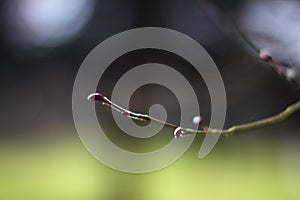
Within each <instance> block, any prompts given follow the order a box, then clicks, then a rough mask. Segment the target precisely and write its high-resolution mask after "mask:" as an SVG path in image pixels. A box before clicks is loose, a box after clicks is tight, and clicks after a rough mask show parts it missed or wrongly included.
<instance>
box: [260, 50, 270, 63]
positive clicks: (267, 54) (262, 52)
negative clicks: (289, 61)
mask: <svg viewBox="0 0 300 200" xmlns="http://www.w3.org/2000/svg"><path fill="white" fill-rule="evenodd" d="M259 57H260V58H261V59H262V60H264V61H268V60H270V59H272V56H271V52H270V51H269V50H268V49H261V50H260V51H259Z"/></svg>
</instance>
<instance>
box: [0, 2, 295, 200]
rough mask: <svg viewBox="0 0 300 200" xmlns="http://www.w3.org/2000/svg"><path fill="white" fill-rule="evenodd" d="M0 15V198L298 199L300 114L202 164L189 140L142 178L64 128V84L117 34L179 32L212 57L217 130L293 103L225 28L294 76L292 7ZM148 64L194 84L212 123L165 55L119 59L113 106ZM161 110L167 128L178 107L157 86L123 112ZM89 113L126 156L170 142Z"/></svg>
mask: <svg viewBox="0 0 300 200" xmlns="http://www.w3.org/2000/svg"><path fill="white" fill-rule="evenodd" d="M0 6H1V7H0V9H1V12H0V52H1V57H0V58H1V59H0V65H1V71H2V72H1V75H0V77H1V78H0V83H1V84H0V89H1V99H0V102H1V103H0V110H1V112H0V113H1V114H0V137H1V138H0V199H3V200H21V199H22V200H27V199H28V200H33V199H45V200H47V199H49V200H52V199H53V200H60V199H61V200H67V199H70V200H71V199H72V200H77V199H78V200H82V199H85V200H99V199H111V200H115V199H139V200H143V199H158V200H159V199H231V200H234V199H272V200H274V199H300V190H299V187H300V157H299V153H300V145H299V144H300V137H299V136H300V131H299V130H300V124H299V119H300V113H298V114H295V115H294V116H292V117H291V118H289V119H288V120H286V121H285V122H282V123H280V124H278V125H274V126H272V127H267V128H263V129H259V130H253V131H249V132H247V133H244V134H240V135H236V136H231V137H221V139H220V140H219V142H218V143H217V145H216V147H215V148H214V150H213V151H212V152H211V153H210V154H209V156H208V157H206V158H205V159H203V160H199V159H198V156H197V155H198V151H199V147H200V144H201V143H202V140H203V136H197V138H196V139H195V141H194V143H193V145H192V146H191V148H190V149H189V150H188V151H187V152H186V153H185V154H184V155H183V156H182V157H181V158H180V159H179V160H178V161H176V162H175V163H174V164H172V165H171V166H169V167H167V168H165V169H162V170H160V171H157V172H152V173H148V174H127V173H122V172H118V171H115V170H113V169H110V168H108V167H106V166H105V165H103V164H101V163H100V162H98V161H97V160H96V159H94V158H93V157H92V156H91V155H90V154H89V153H88V152H87V150H86V149H85V148H84V146H83V145H82V144H81V142H80V140H79V137H78V134H77V132H76V129H75V126H74V123H73V118H72V87H73V82H74V80H75V77H76V73H77V71H78V69H79V67H80V65H81V63H82V62H83V60H84V59H85V57H86V56H87V55H88V53H89V52H90V51H91V50H92V49H93V48H94V47H95V46H97V45H98V44H99V43H100V42H102V41H104V40H105V39H107V38H108V37H110V36H112V35H114V34H117V33H119V32H122V31H125V30H128V29H132V28H137V27H148V26H155V27H165V28H170V29H174V30H177V31H180V32H182V33H184V34H186V35H188V36H190V37H192V38H193V39H195V40H196V41H198V42H199V43H200V44H201V45H202V46H203V47H204V48H205V49H206V50H207V51H208V52H209V54H210V55H211V57H212V58H213V59H214V61H215V63H216V64H217V66H218V68H219V70H220V72H221V74H222V76H223V80H224V84H225V87H226V92H227V98H228V108H227V110H228V112H227V120H226V124H225V125H226V127H228V126H231V125H234V124H240V123H245V122H249V121H253V120H255V119H258V118H263V117H266V116H270V115H272V114H275V113H277V112H279V111H281V110H283V109H284V108H285V107H286V106H287V105H289V104H291V103H293V102H295V101H297V100H299V99H300V91H299V89H297V88H296V87H295V86H294V85H293V84H291V83H290V82H288V81H287V80H285V79H284V78H282V77H280V76H278V75H277V73H276V72H275V71H274V70H273V69H272V68H271V67H270V66H269V65H267V64H266V63H263V62H262V61H261V60H260V59H259V57H258V55H257V53H256V52H255V51H253V49H251V48H250V47H249V46H248V45H247V43H246V42H245V41H244V40H243V39H242V37H241V36H240V35H239V34H238V33H237V32H236V30H235V26H234V25H233V24H236V25H237V26H238V27H239V29H240V30H242V32H243V33H244V34H245V35H247V36H248V37H249V38H250V40H251V41H252V42H253V43H254V44H255V45H256V46H257V47H258V48H268V49H269V50H270V51H271V52H272V54H273V55H274V56H275V58H278V60H279V61H282V62H284V63H288V65H290V66H291V67H293V68H294V69H295V70H296V72H298V69H300V68H299V66H300V64H298V63H299V60H300V59H299V56H298V55H299V52H300V46H299V44H300V40H299V38H298V35H299V34H298V33H299V30H298V29H299V25H300V24H299V21H300V17H299V13H300V12H299V11H300V3H298V1H293V0H285V1H279V0H277V1H271V0H270V1H266V0H265V1H252V0H251V1H243V0H226V1H221V2H220V1H200V0H198V1H196V0H185V1H172V0H160V1H158V0H153V1H140V0H113V1H108V0H99V1H96V0H70V1H63V0H43V1H41V0H22V1H18V0H2V1H1V2H0ZM298 19H299V20H298ZM232 21H234V23H232ZM264 21H265V22H264ZM154 61H156V62H160V63H165V64H168V65H170V66H174V67H175V68H176V69H178V70H179V71H180V72H182V73H183V74H184V75H185V76H186V77H187V79H188V80H190V82H191V83H193V87H194V88H195V89H196V92H197V95H198V98H199V103H200V107H201V114H202V116H203V117H204V119H209V116H210V100H209V96H208V93H207V89H206V86H205V85H204V83H203V81H202V80H201V77H197V76H195V75H194V73H193V71H192V69H191V68H190V67H189V65H188V64H187V63H186V62H185V61H184V60H182V59H179V58H178V57H176V56H174V55H171V54H168V53H167V52H159V51H157V50H151V49H150V50H145V51H136V52H132V53H130V54H128V55H124V56H122V57H120V59H118V60H117V61H116V62H114V63H113V64H112V65H111V66H110V68H109V70H108V71H107V72H106V73H105V74H104V76H103V77H101V83H102V85H101V86H99V89H101V92H103V93H104V94H105V95H107V96H110V95H111V92H112V88H113V86H114V83H115V82H116V80H117V79H118V78H119V77H120V75H122V73H123V72H124V71H125V70H126V69H127V68H128V66H129V65H130V66H132V65H139V64H143V63H148V62H154ZM153 94H156V95H153ZM145 97H147V98H145ZM160 101H161V102H162V105H164V106H165V107H166V109H167V111H168V114H169V115H168V120H169V121H172V122H174V123H178V122H179V121H178V120H179V119H180V116H179V115H178V104H177V103H176V99H174V96H173V95H172V93H170V92H169V91H168V90H167V89H166V88H163V87H158V86H153V87H150V86H147V87H146V86H145V87H143V88H140V89H139V90H138V91H137V92H136V93H135V95H134V96H133V97H132V103H131V108H132V109H133V110H138V111H140V112H144V113H147V112H148V108H149V106H151V105H152V104H153V103H159V102H160ZM96 108H97V111H98V115H103V116H105V117H104V119H103V117H102V118H101V119H103V121H101V122H100V123H101V124H103V125H104V126H105V127H107V128H106V129H107V130H108V135H109V137H110V138H111V139H112V140H113V141H114V142H115V143H116V144H118V145H119V146H122V147H123V148H127V149H129V150H131V151H149V150H152V149H156V148H159V147H160V146H162V145H163V144H164V143H165V142H167V141H169V140H170V139H172V134H173V133H172V131H171V130H170V129H167V128H165V129H163V131H162V132H161V133H160V134H158V135H157V136H155V137H154V138H150V139H147V140H146V141H141V140H138V139H134V138H131V137H129V136H126V135H125V134H124V133H121V132H120V131H119V129H118V128H117V127H115V123H114V122H113V119H112V116H111V112H110V110H109V109H108V108H104V107H103V106H101V105H96ZM170 113H171V114H170ZM176 113H177V114H176ZM207 123H208V122H207ZM144 142H145V143H147V145H143V144H144Z"/></svg>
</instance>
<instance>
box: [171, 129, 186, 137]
mask: <svg viewBox="0 0 300 200" xmlns="http://www.w3.org/2000/svg"><path fill="white" fill-rule="evenodd" d="M185 132H186V131H184V130H182V128H181V127H177V128H176V129H175V130H174V137H175V138H180V137H183V136H184V134H185Z"/></svg>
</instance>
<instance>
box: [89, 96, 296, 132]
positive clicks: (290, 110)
mask: <svg viewBox="0 0 300 200" xmlns="http://www.w3.org/2000/svg"><path fill="white" fill-rule="evenodd" d="M88 100H92V101H98V102H101V103H102V104H103V105H106V106H108V107H110V108H111V109H114V110H116V111H118V112H120V113H121V114H123V115H124V116H126V117H129V118H131V119H135V120H140V121H154V122H155V123H158V124H161V125H165V126H168V127H171V128H174V136H175V137H182V136H186V135H189V134H210V133H221V134H223V135H233V134H237V133H241V132H245V131H249V130H254V129H257V128H261V127H265V126H269V125H273V124H276V123H279V122H281V121H283V120H285V119H287V118H288V117H290V116H291V115H293V114H294V113H296V112H297V111H299V110H300V101H298V102H296V103H294V104H292V105H290V106H288V107H287V108H286V109H285V110H283V111H282V112H280V113H278V114H276V115H274V116H271V117H268V118H264V119H260V120H257V121H254V122H250V123H246V124H241V125H236V126H232V127H230V128H228V129H223V130H218V129H209V128H208V129H206V128H204V129H201V130H196V129H189V128H183V127H179V126H177V125H175V124H172V123H168V122H164V121H162V120H159V119H157V118H154V117H152V116H150V115H147V114H142V113H136V112H132V111H130V110H127V109H125V108H123V107H121V106H119V105H117V104H115V103H114V102H112V101H111V100H109V99H108V98H107V97H105V96H103V95H102V94H100V93H93V94H91V95H89V96H88Z"/></svg>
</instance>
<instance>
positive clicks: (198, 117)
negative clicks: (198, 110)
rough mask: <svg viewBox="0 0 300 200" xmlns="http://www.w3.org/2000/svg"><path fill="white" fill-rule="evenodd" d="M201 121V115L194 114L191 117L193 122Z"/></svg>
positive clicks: (199, 122) (198, 122)
mask: <svg viewBox="0 0 300 200" xmlns="http://www.w3.org/2000/svg"><path fill="white" fill-rule="evenodd" d="M201 122H202V117H201V116H199V115H196V116H195V117H193V123H194V124H201Z"/></svg>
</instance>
